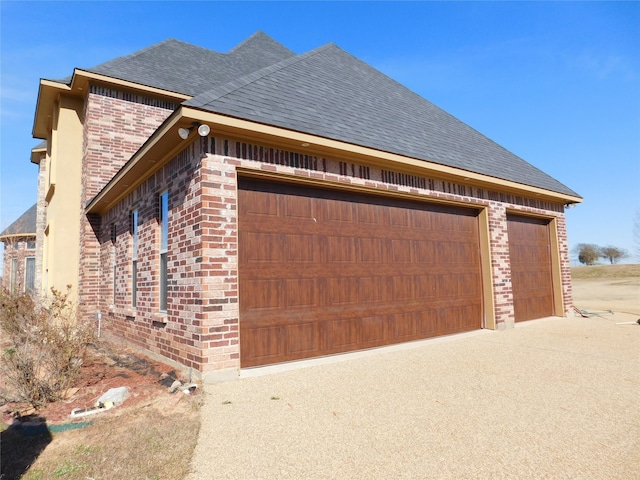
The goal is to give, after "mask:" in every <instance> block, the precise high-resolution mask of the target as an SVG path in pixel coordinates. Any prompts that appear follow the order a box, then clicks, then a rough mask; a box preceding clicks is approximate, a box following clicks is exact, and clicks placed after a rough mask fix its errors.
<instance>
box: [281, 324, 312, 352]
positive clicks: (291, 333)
mask: <svg viewBox="0 0 640 480" xmlns="http://www.w3.org/2000/svg"><path fill="white" fill-rule="evenodd" d="M318 330H319V325H318V324H317V323H315V322H306V323H296V324H294V325H287V327H286V334H287V343H288V346H289V349H288V353H289V354H291V355H294V356H302V357H303V358H304V357H306V356H308V355H309V354H312V353H315V352H318V351H319V350H320V344H319V343H320V333H319V331H318Z"/></svg>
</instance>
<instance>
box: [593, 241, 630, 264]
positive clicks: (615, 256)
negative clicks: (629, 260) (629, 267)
mask: <svg viewBox="0 0 640 480" xmlns="http://www.w3.org/2000/svg"><path fill="white" fill-rule="evenodd" d="M600 256H601V257H602V258H606V259H607V260H609V262H610V263H611V265H613V264H614V263H618V262H619V261H620V260H621V259H623V258H626V257H628V256H629V252H627V251H626V250H625V249H624V248H618V247H613V246H611V245H607V246H606V247H602V248H601V249H600Z"/></svg>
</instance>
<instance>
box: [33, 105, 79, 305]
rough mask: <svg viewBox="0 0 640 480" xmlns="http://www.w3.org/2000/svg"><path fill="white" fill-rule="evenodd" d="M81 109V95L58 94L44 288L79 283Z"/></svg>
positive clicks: (54, 125)
mask: <svg viewBox="0 0 640 480" xmlns="http://www.w3.org/2000/svg"><path fill="white" fill-rule="evenodd" d="M82 111H83V102H82V100H80V99H75V98H68V97H64V96H61V97H60V98H59V101H58V104H57V107H56V111H55V114H54V122H53V127H52V131H51V139H50V145H51V148H50V156H49V158H48V162H47V163H48V167H49V169H50V171H49V172H48V179H47V181H46V182H44V183H46V184H47V189H46V190H47V192H46V194H45V195H46V198H47V200H48V201H47V207H46V220H45V223H46V225H45V230H46V232H47V238H46V240H45V255H44V257H45V258H44V262H43V280H42V287H43V289H44V290H45V291H46V290H49V289H50V288H51V287H55V288H57V289H59V290H64V289H66V286H67V285H72V287H73V290H74V291H73V296H74V298H75V296H76V294H77V287H78V266H79V249H78V245H79V244H80V215H81V213H82V210H81V201H80V194H81V173H82V169H81V167H82Z"/></svg>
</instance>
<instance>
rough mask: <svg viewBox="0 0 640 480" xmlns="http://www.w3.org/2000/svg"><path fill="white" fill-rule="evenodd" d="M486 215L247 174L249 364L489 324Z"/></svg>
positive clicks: (242, 255)
mask: <svg viewBox="0 0 640 480" xmlns="http://www.w3.org/2000/svg"><path fill="white" fill-rule="evenodd" d="M477 215H478V212H477V211H476V210H472V209H464V208H456V207H449V206H442V205H433V204H427V203H419V202H411V201H405V200H397V199H393V198H379V197H375V196H369V195H365V194H357V193H353V192H343V191H334V190H324V189H319V188H312V187H307V186H298V185H291V184H284V183H275V182H265V181H258V180H254V179H240V181H239V191H238V223H239V225H238V227H239V228H238V255H239V297H240V300H239V301H240V360H241V366H242V367H251V366H256V365H265V364H271V363H278V362H285V361H289V360H296V359H301V358H308V357H317V356H321V355H328V354H334V353H340V352H347V351H352V350H359V349H365V348H370V347H376V346H381V345H387V344H392V343H399V342H405V341H409V340H416V339H421V338H427V337H434V336H437V335H445V334H450V333H457V332H464V331H468V330H474V329H479V328H481V326H482V317H483V314H482V312H483V310H482V287H481V283H482V280H481V271H480V251H479V238H478V218H477Z"/></svg>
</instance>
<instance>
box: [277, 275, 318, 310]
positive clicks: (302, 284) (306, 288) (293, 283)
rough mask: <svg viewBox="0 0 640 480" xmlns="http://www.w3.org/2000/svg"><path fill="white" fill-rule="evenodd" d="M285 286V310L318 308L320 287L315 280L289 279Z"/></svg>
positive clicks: (284, 282)
mask: <svg viewBox="0 0 640 480" xmlns="http://www.w3.org/2000/svg"><path fill="white" fill-rule="evenodd" d="M283 284H284V292H283V297H284V305H283V306H284V308H287V309H290V308H296V307H317V306H318V286H317V282H316V280H315V279H307V278H302V279H300V278H296V279H287V280H284V281H283Z"/></svg>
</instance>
